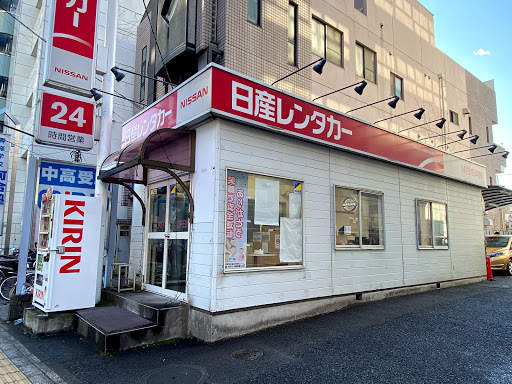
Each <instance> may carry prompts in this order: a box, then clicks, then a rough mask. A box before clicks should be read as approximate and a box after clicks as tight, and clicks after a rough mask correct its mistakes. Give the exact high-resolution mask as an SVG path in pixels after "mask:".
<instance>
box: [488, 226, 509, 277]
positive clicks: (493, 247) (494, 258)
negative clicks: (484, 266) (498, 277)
mask: <svg viewBox="0 0 512 384" xmlns="http://www.w3.org/2000/svg"><path fill="white" fill-rule="evenodd" d="M511 243H512V236H509V235H489V236H485V254H486V255H487V257H489V258H490V259H491V269H492V270H493V271H506V272H507V274H508V275H510V276H512V249H511V248H512V244H511Z"/></svg>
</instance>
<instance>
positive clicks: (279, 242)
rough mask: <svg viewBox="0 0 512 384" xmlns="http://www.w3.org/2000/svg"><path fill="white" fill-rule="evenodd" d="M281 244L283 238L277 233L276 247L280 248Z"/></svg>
mask: <svg viewBox="0 0 512 384" xmlns="http://www.w3.org/2000/svg"><path fill="white" fill-rule="evenodd" d="M280 244H281V238H280V235H276V238H275V244H274V248H276V249H279V245H280Z"/></svg>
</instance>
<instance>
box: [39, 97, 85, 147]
mask: <svg viewBox="0 0 512 384" xmlns="http://www.w3.org/2000/svg"><path fill="white" fill-rule="evenodd" d="M41 100H42V102H41V120H40V125H39V130H38V132H37V136H36V141H37V142H38V143H42V144H53V145H58V146H61V147H67V148H76V149H82V150H89V149H91V148H92V146H93V141H94V121H95V116H94V104H93V103H90V102H87V101H82V100H78V99H75V98H69V97H64V96H60V95H56V94H53V93H48V92H44V93H43V94H42V98H41Z"/></svg>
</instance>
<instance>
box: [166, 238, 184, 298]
mask: <svg viewBox="0 0 512 384" xmlns="http://www.w3.org/2000/svg"><path fill="white" fill-rule="evenodd" d="M160 241H161V240H160ZM187 244H188V241H187V240H186V239H173V240H167V247H168V248H167V253H168V254H169V255H172V257H167V270H166V274H167V276H166V280H165V288H167V289H172V290H173V291H177V292H185V288H186V286H187Z"/></svg>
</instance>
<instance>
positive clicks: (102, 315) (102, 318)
mask: <svg viewBox="0 0 512 384" xmlns="http://www.w3.org/2000/svg"><path fill="white" fill-rule="evenodd" d="M76 314H77V315H78V316H80V317H81V318H82V319H84V320H85V321H86V322H87V323H89V324H90V325H92V326H93V327H95V328H97V329H99V330H100V331H101V332H103V333H105V334H112V333H118V332H125V331H130V330H135V329H140V328H148V327H151V326H155V324H154V323H153V322H151V321H149V320H147V319H145V318H143V317H140V316H139V315H136V314H135V313H133V312H130V311H127V310H126V309H123V308H119V307H96V308H89V309H82V310H80V311H77V312H76Z"/></svg>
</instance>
